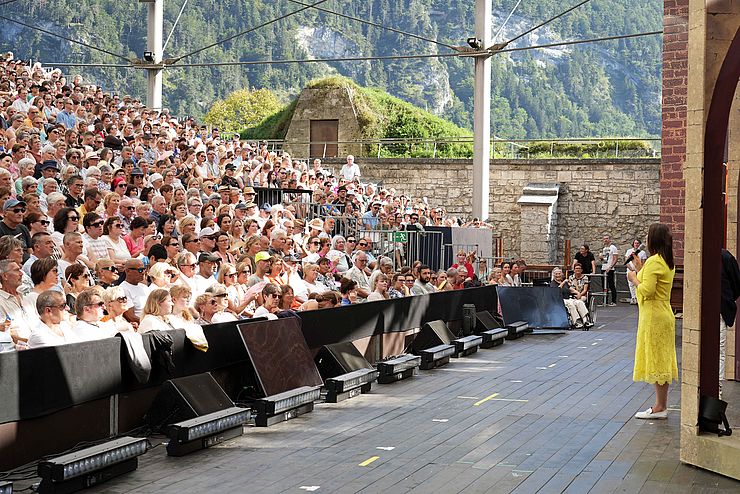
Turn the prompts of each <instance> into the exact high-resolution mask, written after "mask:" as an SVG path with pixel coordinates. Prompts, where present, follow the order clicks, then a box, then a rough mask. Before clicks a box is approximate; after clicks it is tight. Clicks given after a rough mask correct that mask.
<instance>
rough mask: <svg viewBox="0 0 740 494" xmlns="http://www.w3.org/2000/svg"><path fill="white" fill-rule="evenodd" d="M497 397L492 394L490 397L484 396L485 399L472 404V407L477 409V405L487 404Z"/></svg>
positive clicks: (495, 394) (496, 394)
mask: <svg viewBox="0 0 740 494" xmlns="http://www.w3.org/2000/svg"><path fill="white" fill-rule="evenodd" d="M497 396H498V393H493V394H492V395H490V396H486V397H485V398H483V399H482V400H479V401H476V402H475V403H473V406H474V407H477V406H478V405H480V404H481V403H485V402H487V401H488V400H492V399H494V398H495V397H497Z"/></svg>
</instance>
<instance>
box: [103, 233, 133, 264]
mask: <svg viewBox="0 0 740 494" xmlns="http://www.w3.org/2000/svg"><path fill="white" fill-rule="evenodd" d="M101 238H103V239H105V242H106V243H107V244H108V248H109V249H113V257H111V259H113V260H114V261H115V260H119V261H127V260H129V259H131V253H130V252H129V251H128V247H126V242H125V241H124V240H123V238H121V237H119V238H118V242H114V241H113V239H112V238H110V237H109V236H108V235H103V236H102V237H101Z"/></svg>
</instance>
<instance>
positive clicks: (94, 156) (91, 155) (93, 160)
mask: <svg viewBox="0 0 740 494" xmlns="http://www.w3.org/2000/svg"><path fill="white" fill-rule="evenodd" d="M98 163H100V156H98V153H96V152H95V151H89V152H87V153H86V154H85V168H90V167H91V166H98Z"/></svg>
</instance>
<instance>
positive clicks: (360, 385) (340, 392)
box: [324, 369, 378, 403]
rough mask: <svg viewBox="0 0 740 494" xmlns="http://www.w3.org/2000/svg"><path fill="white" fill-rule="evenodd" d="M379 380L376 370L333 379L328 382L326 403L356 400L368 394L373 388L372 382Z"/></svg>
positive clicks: (367, 370) (353, 372)
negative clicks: (361, 395)
mask: <svg viewBox="0 0 740 494" xmlns="http://www.w3.org/2000/svg"><path fill="white" fill-rule="evenodd" d="M377 378H378V371H377V370H375V369H360V370H356V371H352V372H349V373H347V374H342V375H341V376H337V377H332V378H329V379H327V380H326V383H325V384H324V387H325V388H326V401H327V402H328V403H338V402H340V401H343V400H346V399H348V398H354V397H355V396H359V395H360V394H362V393H367V392H369V391H370V388H372V382H373V381H375V380H376V379H377Z"/></svg>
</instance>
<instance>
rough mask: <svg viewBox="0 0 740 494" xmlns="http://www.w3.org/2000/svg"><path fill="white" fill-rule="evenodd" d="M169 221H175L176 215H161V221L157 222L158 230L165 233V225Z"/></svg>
mask: <svg viewBox="0 0 740 494" xmlns="http://www.w3.org/2000/svg"><path fill="white" fill-rule="evenodd" d="M168 221H172V222H174V221H175V217H174V216H172V215H171V214H163V215H161V216H160V217H159V223H157V232H159V233H162V234H164V225H165V223H167V222H168Z"/></svg>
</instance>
